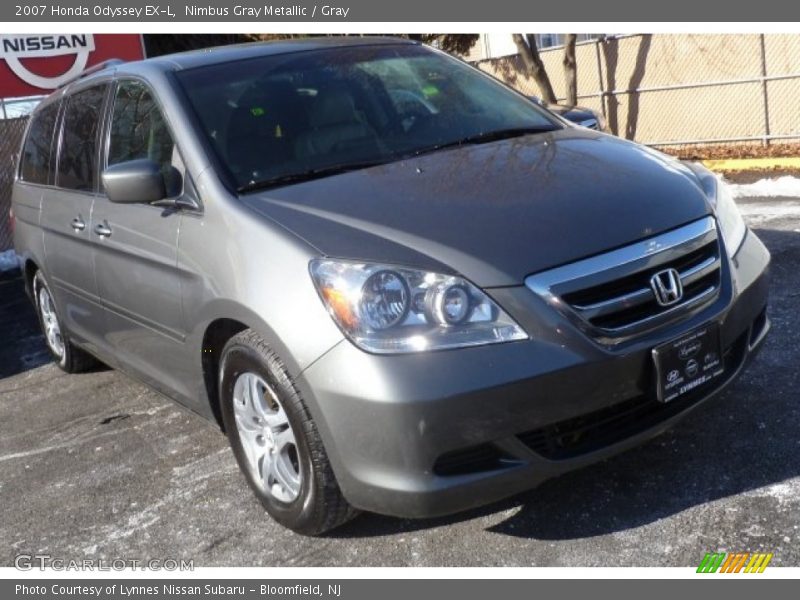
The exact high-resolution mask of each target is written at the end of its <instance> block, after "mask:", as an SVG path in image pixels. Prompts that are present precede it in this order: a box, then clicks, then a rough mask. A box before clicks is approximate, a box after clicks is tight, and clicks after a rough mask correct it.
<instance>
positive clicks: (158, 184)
mask: <svg viewBox="0 0 800 600" xmlns="http://www.w3.org/2000/svg"><path fill="white" fill-rule="evenodd" d="M170 168H171V171H170V173H168V174H167V176H166V177H165V175H164V173H162V171H161V167H160V166H159V165H158V163H156V162H155V161H152V160H150V159H147V158H143V159H138V160H129V161H127V162H123V163H119V164H116V165H113V166H111V167H108V168H107V169H106V170H105V171H103V175H102V179H103V187H104V188H105V191H106V195H107V196H108V199H109V200H110V201H111V202H118V203H121V204H132V203H142V204H150V203H151V202H158V201H159V200H164V199H165V198H167V197H169V191H170V190H174V189H175V187H176V186H175V183H176V181H177V182H179V181H180V178H181V176H180V173H179V172H178V170H177V169H175V168H174V167H170ZM173 171H174V172H173ZM166 179H169V180H170V181H169V187H168V186H167V183H168V182H167V181H166ZM178 187H180V186H178Z"/></svg>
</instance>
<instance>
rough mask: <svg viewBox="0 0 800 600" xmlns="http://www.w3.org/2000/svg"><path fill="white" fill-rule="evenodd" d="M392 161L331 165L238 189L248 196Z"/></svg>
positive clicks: (247, 184)
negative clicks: (252, 193)
mask: <svg viewBox="0 0 800 600" xmlns="http://www.w3.org/2000/svg"><path fill="white" fill-rule="evenodd" d="M390 160H391V159H385V158H383V159H380V160H369V161H362V162H352V163H342V164H339V165H331V166H329V167H320V168H318V169H308V170H307V171H300V172H299V173H289V174H287V175H279V176H278V177H272V178H270V179H261V180H257V181H250V182H248V183H245V184H244V185H240V186H239V187H238V188H236V192H237V193H239V194H246V193H248V192H255V191H257V190H265V189H269V188H274V187H279V186H282V185H288V184H290V183H301V182H303V181H311V180H312V179H321V178H323V177H330V176H332V175H338V174H340V173H347V172H349V171H358V170H360V169H366V168H368V167H375V166H377V165H383V164H386V163H387V162H390Z"/></svg>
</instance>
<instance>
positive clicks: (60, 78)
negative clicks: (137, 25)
mask: <svg viewBox="0 0 800 600" xmlns="http://www.w3.org/2000/svg"><path fill="white" fill-rule="evenodd" d="M111 58H119V59H122V60H139V59H142V58H144V49H143V47H142V38H141V36H140V35H129V34H123V35H116V34H97V35H92V34H90V33H82V34H43V35H35V34H18V35H8V34H4V35H0V97H2V98H16V97H21V96H34V95H39V94H43V93H48V92H51V91H52V90H54V89H56V88H58V87H60V86H62V85H64V84H65V83H66V82H68V81H69V80H71V79H74V78H75V77H77V76H78V75H80V74H81V72H82V71H83V70H84V69H86V68H88V67H91V66H92V65H95V64H97V63H100V62H103V61H105V60H108V59H111Z"/></svg>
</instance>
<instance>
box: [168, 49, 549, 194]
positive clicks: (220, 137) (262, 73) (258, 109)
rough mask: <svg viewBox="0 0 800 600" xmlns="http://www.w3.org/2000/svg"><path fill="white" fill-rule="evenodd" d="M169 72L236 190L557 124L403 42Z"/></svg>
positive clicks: (467, 71) (453, 63) (462, 68)
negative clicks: (178, 83)
mask: <svg viewBox="0 0 800 600" xmlns="http://www.w3.org/2000/svg"><path fill="white" fill-rule="evenodd" d="M177 78H178V80H179V82H180V84H181V85H182V87H183V88H184V91H185V92H186V96H187V98H188V100H189V103H190V104H191V105H192V107H193V108H194V110H195V112H196V113H197V116H198V120H199V124H200V127H201V129H202V133H203V135H204V136H205V137H206V138H207V139H208V142H209V144H210V145H211V147H212V148H213V150H214V152H215V153H216V155H217V157H218V159H219V161H220V162H221V163H222V165H223V166H224V168H225V169H227V171H228V172H229V174H230V176H231V178H232V180H233V183H234V185H235V187H236V188H237V190H239V191H240V192H244V191H249V190H252V189H258V188H264V187H269V186H271V185H281V184H284V183H288V182H291V181H298V180H303V179H310V178H314V177H322V176H326V175H329V174H333V173H336V172H342V171H345V170H352V169H356V168H363V167H366V166H370V165H374V164H380V163H385V162H389V161H393V160H399V159H401V158H405V157H409V156H414V155H419V154H422V153H425V152H432V151H436V150H439V149H442V148H445V147H449V146H453V145H458V144H465V143H482V142H487V141H491V140H495V139H501V138H503V137H514V136H520V135H525V134H528V133H537V132H541V131H550V130H553V129H558V128H560V127H561V125H560V124H559V123H557V121H556V120H555V119H554V118H553V117H549V116H547V114H546V113H545V112H544V111H542V110H540V109H539V108H538V107H536V106H535V105H534V104H533V103H532V102H530V101H528V100H527V99H525V98H523V97H521V96H519V95H517V94H516V93H514V92H513V91H511V90H509V89H507V88H506V87H504V86H502V85H500V84H499V83H497V82H495V81H493V80H492V79H490V78H489V77H486V76H484V75H483V74H481V73H480V72H478V71H476V70H475V69H473V68H472V67H469V66H467V65H465V64H463V63H462V62H461V61H458V60H456V59H454V58H451V57H448V56H446V55H443V54H441V53H438V52H434V51H431V50H429V49H427V48H425V47H423V46H417V45H410V44H409V45H405V44H403V45H376V46H356V47H339V48H329V49H322V50H313V51H306V52H297V53H289V54H280V55H273V56H264V57H259V58H256V59H248V60H241V61H236V62H232V63H224V64H218V65H212V66H205V67H198V68H195V69H191V70H187V71H182V72H179V73H178V74H177Z"/></svg>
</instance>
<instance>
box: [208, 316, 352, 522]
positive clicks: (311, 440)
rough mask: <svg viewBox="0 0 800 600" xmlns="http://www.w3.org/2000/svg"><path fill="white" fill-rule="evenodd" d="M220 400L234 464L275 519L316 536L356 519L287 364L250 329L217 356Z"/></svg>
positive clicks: (229, 343) (236, 336)
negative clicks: (237, 465) (219, 358)
mask: <svg viewBox="0 0 800 600" xmlns="http://www.w3.org/2000/svg"><path fill="white" fill-rule="evenodd" d="M254 390H255V391H254ZM219 397H220V403H221V407H220V408H221V413H222V420H223V424H224V426H225V431H226V432H227V435H228V439H229V441H230V444H231V448H232V449H233V454H234V456H235V457H236V462H237V463H238V464H239V468H240V469H241V471H242V473H243V474H244V476H245V478H246V479H247V483H248V484H249V486H250V488H251V489H252V490H253V492H254V493H255V495H256V497H258V499H259V500H260V502H261V504H262V505H263V507H264V509H265V510H266V511H267V513H269V515H270V516H271V517H272V518H273V519H274V520H275V521H277V522H278V523H280V524H281V525H283V526H284V527H287V528H288V529H291V530H292V531H295V532H297V533H300V534H303V535H320V534H323V533H325V532H327V531H330V530H331V529H334V528H335V527H338V526H339V525H342V524H343V523H345V522H347V521H349V520H350V519H352V518H353V517H354V516H355V515H356V514H357V511H355V510H354V509H353V508H352V507H351V506H350V505H349V504H348V503H347V500H345V498H344V496H343V495H342V493H341V490H340V489H339V485H338V484H337V482H336V477H335V476H334V473H333V469H332V468H331V465H330V462H329V460H328V455H327V453H326V452H325V448H324V446H323V444H322V440H321V438H320V436H319V432H318V431H317V426H316V424H315V423H314V421H313V419H312V418H311V416H310V415H309V413H308V409H307V408H306V406H305V404H304V403H303V400H302V398H301V397H300V394H299V393H298V391H297V388H295V386H294V384H293V382H292V379H291V377H290V376H289V374H288V372H287V371H286V367H285V366H284V365H283V363H282V362H281V360H280V358H279V357H278V356H277V355H276V354H275V353H274V352H273V351H272V350H271V349H270V348H269V347H268V346H267V345H266V343H265V342H264V341H263V340H262V339H261V338H260V337H259V336H258V334H256V333H255V332H254V331H253V330H251V329H247V330H245V331H242V332H241V333H239V334H237V335H235V336H234V337H233V338H231V339H230V340H229V341H228V343H227V344H226V345H225V348H224V349H223V351H222V358H221V361H220V378H219ZM253 398H256V402H252V399H253Z"/></svg>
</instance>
